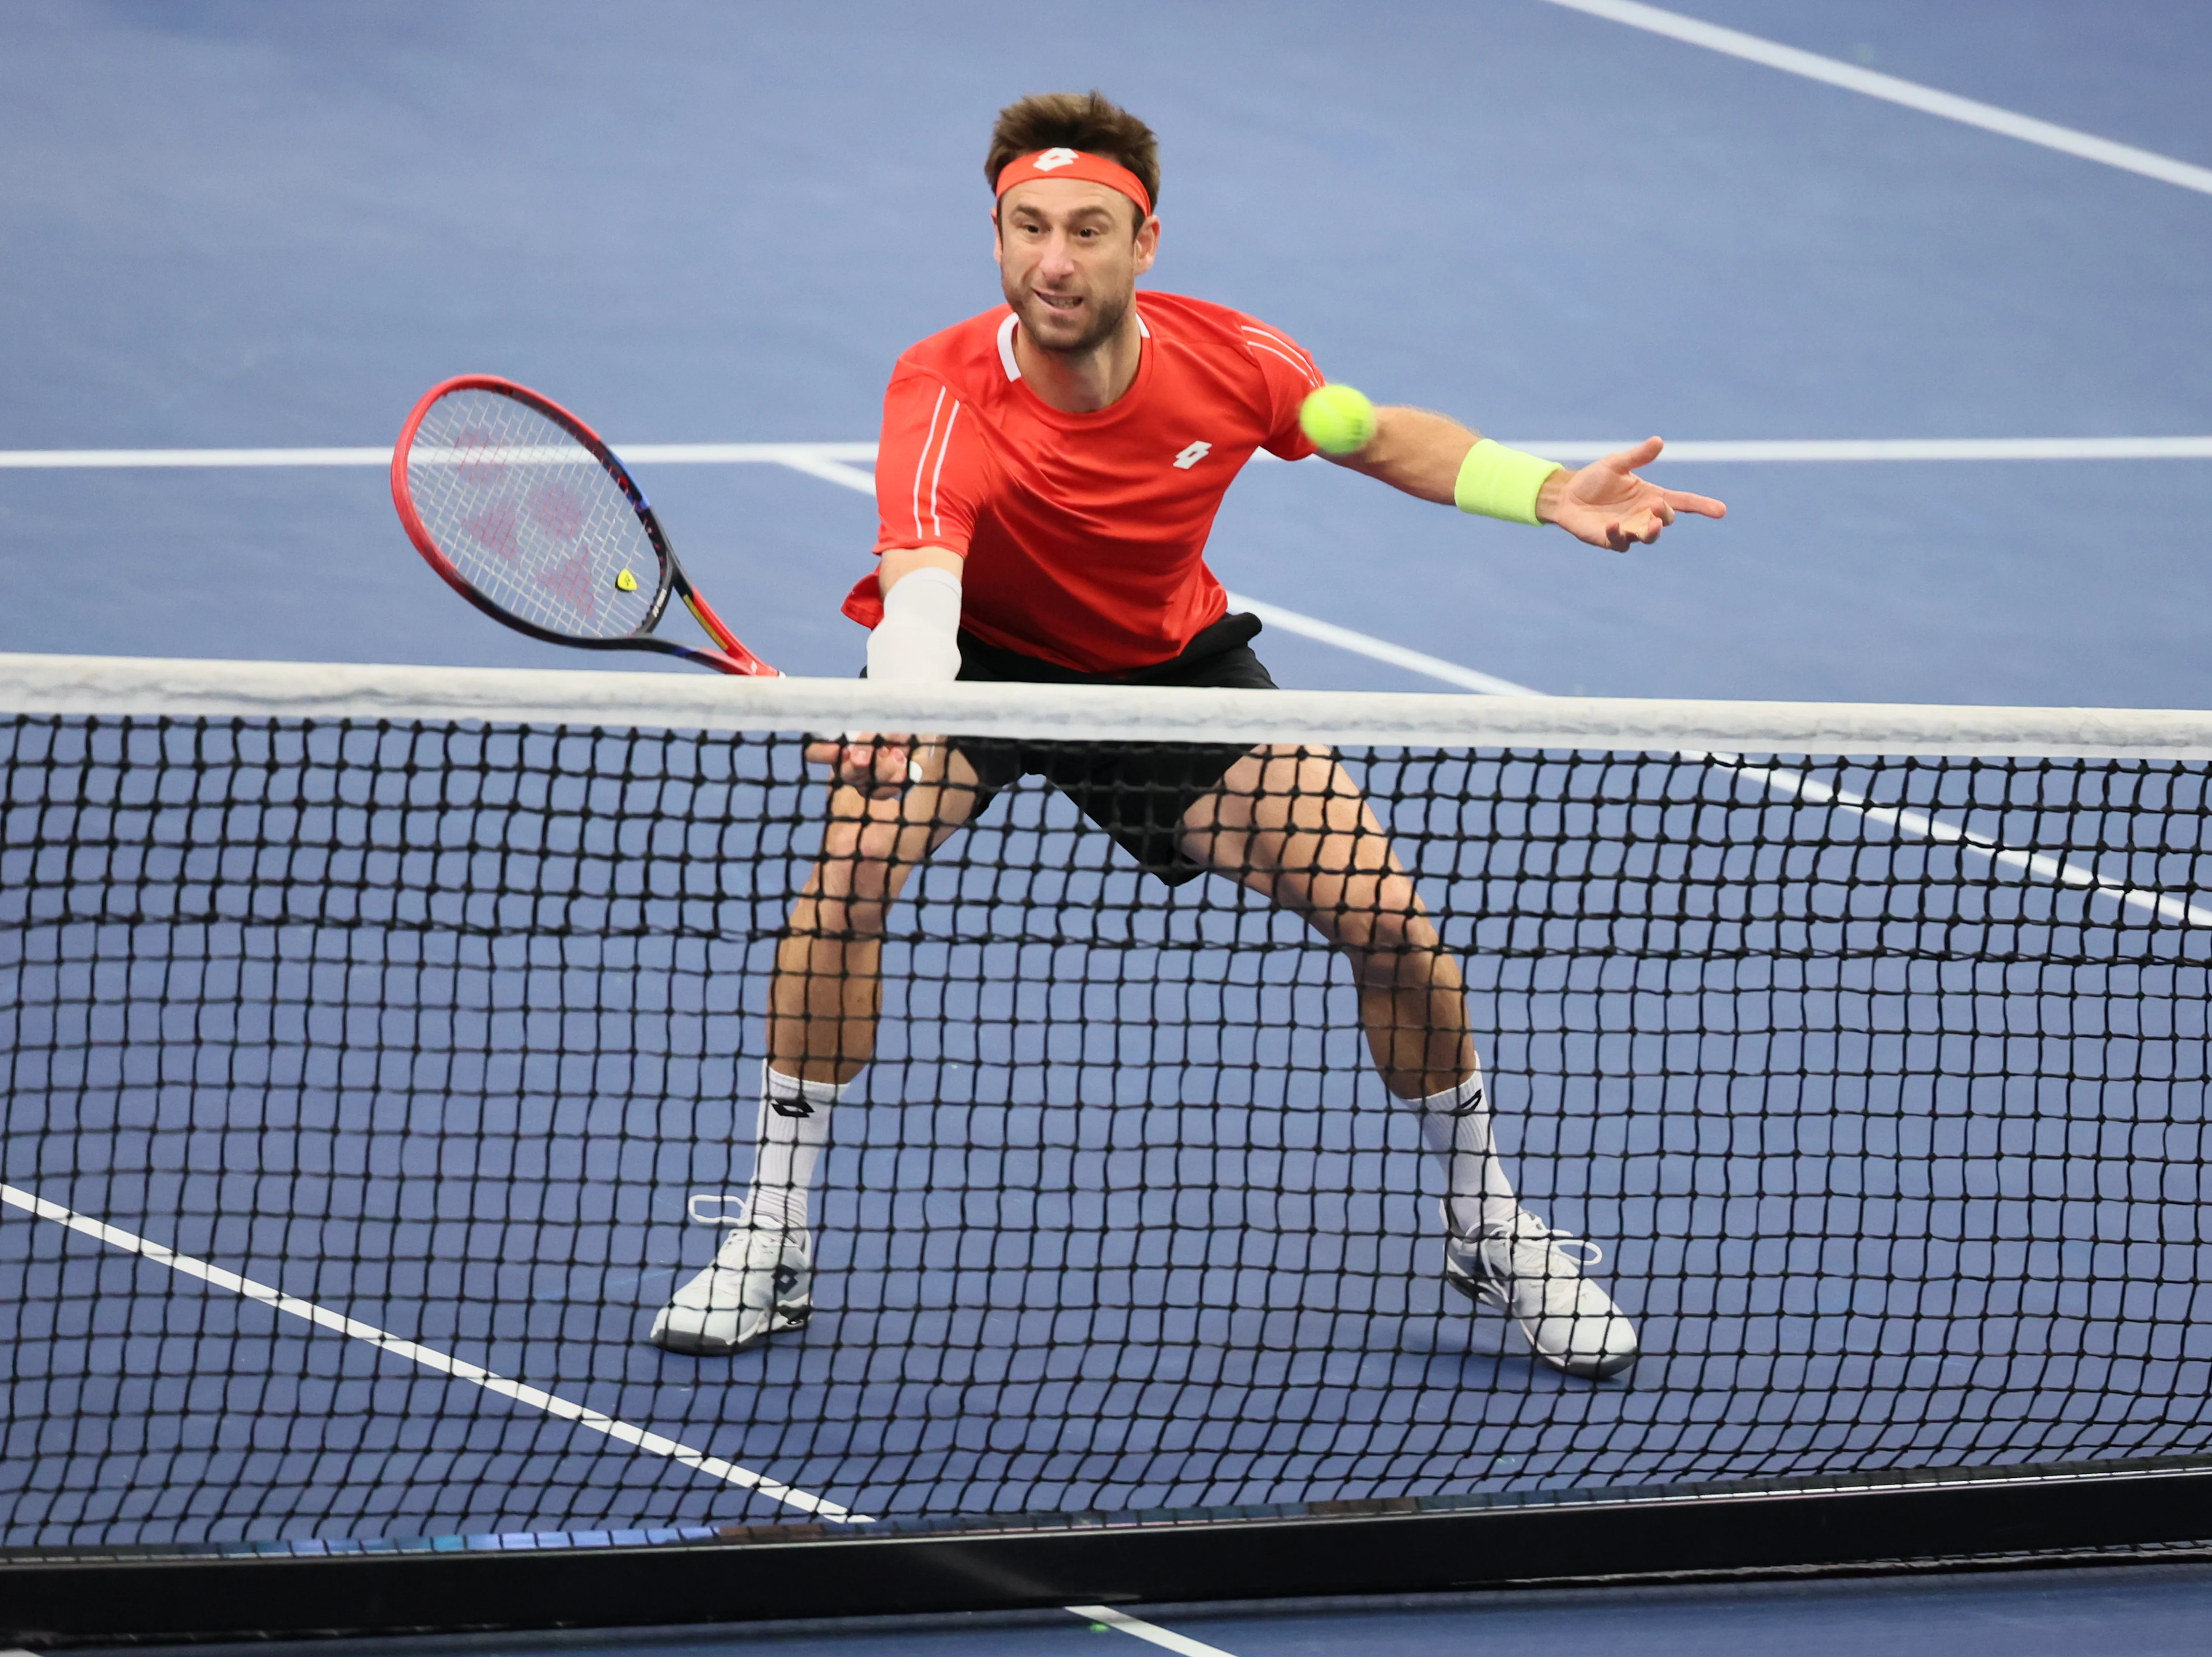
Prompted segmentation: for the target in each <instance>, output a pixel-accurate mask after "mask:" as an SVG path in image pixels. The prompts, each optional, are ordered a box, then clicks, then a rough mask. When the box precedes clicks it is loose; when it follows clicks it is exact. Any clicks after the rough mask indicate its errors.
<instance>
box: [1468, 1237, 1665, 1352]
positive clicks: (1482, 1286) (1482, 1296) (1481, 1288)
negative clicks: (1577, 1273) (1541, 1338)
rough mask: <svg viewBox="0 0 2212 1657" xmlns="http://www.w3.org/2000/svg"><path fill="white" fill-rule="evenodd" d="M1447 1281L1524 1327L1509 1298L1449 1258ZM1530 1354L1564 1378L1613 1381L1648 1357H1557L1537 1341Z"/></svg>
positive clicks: (1530, 1345)
mask: <svg viewBox="0 0 2212 1657" xmlns="http://www.w3.org/2000/svg"><path fill="white" fill-rule="evenodd" d="M1444 1281H1445V1282H1448V1283H1449V1284H1450V1285H1451V1286H1452V1287H1453V1288H1455V1289H1457V1290H1458V1291H1459V1292H1460V1293H1461V1294H1462V1295H1466V1296H1467V1298H1468V1300H1470V1301H1474V1303H1475V1305H1477V1306H1479V1307H1484V1308H1485V1309H1486V1310H1488V1311H1492V1312H1495V1313H1499V1314H1500V1315H1501V1316H1503V1317H1504V1319H1506V1320H1507V1321H1508V1322H1510V1324H1512V1325H1513V1326H1514V1327H1515V1328H1516V1329H1520V1328H1521V1320H1520V1319H1518V1318H1516V1317H1515V1316H1514V1315H1513V1309H1512V1307H1510V1306H1508V1305H1507V1304H1506V1301H1505V1297H1504V1295H1501V1294H1499V1293H1498V1291H1497V1290H1496V1289H1494V1288H1491V1286H1490V1285H1489V1284H1487V1283H1486V1282H1483V1281H1482V1280H1481V1279H1480V1277H1477V1276H1474V1274H1473V1273H1472V1272H1466V1271H1462V1270H1459V1268H1458V1267H1456V1266H1455V1265H1454V1264H1452V1262H1451V1257H1450V1256H1449V1255H1446V1256H1445V1257H1444ZM1521 1338H1522V1339H1523V1340H1528V1331H1527V1330H1525V1329H1522V1330H1521ZM1528 1353H1529V1355H1530V1356H1531V1357H1533V1358H1534V1359H1535V1360H1536V1362H1539V1363H1541V1364H1543V1365H1544V1366H1546V1367H1547V1368H1552V1369H1556V1370H1558V1371H1559V1374H1562V1375H1571V1376H1573V1377H1574V1378H1575V1379H1576V1380H1612V1379H1613V1377H1614V1376H1615V1375H1618V1374H1620V1372H1621V1371H1622V1370H1624V1369H1626V1368H1628V1367H1629V1366H1630V1365H1632V1364H1633V1363H1634V1362H1636V1361H1637V1360H1638V1358H1640V1357H1642V1356H1643V1355H1644V1351H1643V1349H1642V1348H1640V1347H1638V1348H1635V1349H1632V1350H1630V1351H1627V1352H1608V1353H1607V1354H1606V1355H1604V1356H1603V1357H1601V1358H1597V1359H1594V1360H1593V1359H1583V1358H1553V1357H1547V1356H1546V1355H1544V1354H1543V1353H1542V1352H1541V1351H1539V1350H1537V1348H1536V1343H1535V1342H1534V1341H1528Z"/></svg>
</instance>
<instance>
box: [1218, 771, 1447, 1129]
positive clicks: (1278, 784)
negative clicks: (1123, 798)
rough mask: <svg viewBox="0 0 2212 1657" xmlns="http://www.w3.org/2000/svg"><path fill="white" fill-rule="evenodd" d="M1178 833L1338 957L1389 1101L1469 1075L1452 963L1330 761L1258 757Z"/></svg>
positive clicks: (1377, 830) (1362, 806)
mask: <svg viewBox="0 0 2212 1657" xmlns="http://www.w3.org/2000/svg"><path fill="white" fill-rule="evenodd" d="M1182 831H1183V832H1182V843H1181V844H1182V850H1183V854H1184V856H1188V857H1189V858H1190V859H1191V860H1192V861H1193V862H1197V863H1200V864H1202V865H1204V866H1205V867H1206V868H1210V869H1212V870H1213V871H1214V872H1216V873H1217V874H1225V875H1227V876H1228V877H1229V878H1231V880H1238V881H1241V882H1243V884H1244V885H1245V886H1249V887H1250V888H1251V889H1252V890H1253V891H1255V892H1260V893H1261V894H1263V895H1264V896H1266V897H1267V898H1269V899H1273V901H1274V902H1275V903H1277V904H1278V905H1281V906H1282V907H1283V908H1285V909H1288V910H1290V911H1291V912H1293V913H1294V914H1297V915H1299V916H1301V917H1304V919H1305V921H1306V922H1307V923H1309V924H1310V925H1311V926H1312V927H1313V929H1315V930H1316V931H1317V932H1319V933H1320V934H1321V935H1322V936H1323V937H1324V938H1326V939H1328V941H1329V942H1330V943H1332V944H1333V945H1334V946H1335V947H1336V948H1337V949H1338V950H1339V951H1340V953H1342V954H1343V955H1344V957H1345V959H1346V960H1347V961H1348V962H1349V963H1350V964H1351V966H1352V978H1353V982H1354V983H1355V984H1356V985H1357V986H1358V994H1359V1020H1360V1023H1361V1024H1362V1025H1363V1026H1364V1027H1365V1029H1366V1032H1367V1045H1368V1048H1369V1050H1370V1051H1371V1052H1372V1053H1373V1054H1374V1057H1375V1068H1376V1069H1377V1070H1378V1071H1380V1072H1381V1073H1382V1076H1383V1084H1384V1086H1386V1087H1389V1090H1390V1091H1391V1092H1392V1093H1395V1094H1396V1095H1397V1096H1398V1097H1399V1098H1401V1099H1408V1100H1419V1099H1426V1098H1431V1097H1432V1096H1434V1095H1436V1094H1438V1093H1445V1092H1448V1091H1449V1090H1450V1089H1452V1088H1455V1087H1459V1086H1460V1085H1461V1084H1462V1082H1464V1081H1467V1080H1468V1078H1469V1077H1471V1076H1473V1075H1474V1074H1475V1071H1476V1062H1475V1052H1474V1036H1473V1035H1472V1034H1471V1033H1469V1031H1468V1023H1467V1007H1466V997H1465V993H1464V992H1465V988H1466V986H1465V982H1464V980H1463V979H1462V978H1461V976H1460V970H1459V963H1458V962H1457V961H1455V960H1454V959H1452V957H1451V955H1450V954H1449V953H1448V952H1447V951H1446V950H1445V948H1444V947H1443V939H1442V938H1440V937H1439V936H1438V935H1437V929H1436V925H1435V923H1433V922H1432V921H1431V920H1430V918H1429V915H1428V911H1426V910H1425V909H1424V908H1423V907H1422V906H1421V899H1420V896H1419V893H1418V892H1415V891H1414V890H1413V880H1411V879H1410V878H1409V877H1408V876H1407V874H1406V872H1405V870H1404V869H1403V868H1401V867H1400V866H1399V863H1398V860H1397V858H1396V856H1395V855H1394V854H1393V853H1392V852H1391V850H1390V844H1389V840H1388V839H1387V838H1385V837H1384V835H1383V828H1382V825H1380V824H1379V823H1377V822H1376V820H1375V813H1373V812H1372V811H1370V810H1369V809H1368V806H1367V802H1366V801H1365V799H1364V798H1363V797H1362V795H1360V792H1359V789H1358V785H1357V784H1355V783H1353V782H1352V778H1351V777H1349V776H1347V775H1346V772H1345V771H1344V768H1343V767H1342V766H1341V765H1338V764H1337V763H1336V758H1335V756H1334V754H1332V753H1330V752H1328V750H1326V749H1317V748H1300V747H1291V746H1268V747H1261V748H1255V749H1254V750H1253V751H1252V752H1250V753H1249V754H1247V755H1245V756H1244V758H1242V759H1240V760H1238V761H1237V763H1236V765H1232V766H1231V768H1230V770H1229V772H1228V774H1227V775H1226V776H1225V777H1223V778H1222V779H1221V786H1220V787H1219V789H1217V790H1216V791H1215V792H1213V793H1212V794H1210V795H1206V797H1205V798H1203V799H1201V800H1199V801H1196V802H1195V803H1194V804H1193V805H1192V807H1190V809H1189V810H1188V811H1187V812H1186V813H1183V819H1182Z"/></svg>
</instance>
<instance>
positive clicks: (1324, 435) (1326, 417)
mask: <svg viewBox="0 0 2212 1657" xmlns="http://www.w3.org/2000/svg"><path fill="white" fill-rule="evenodd" d="M1298 429H1299V430H1301V431H1303V432H1304V433H1305V435H1306V436H1308V437H1310V438H1311V439H1312V440H1313V446H1314V447H1315V448H1317V449H1319V450H1321V451H1322V454H1358V452H1359V451H1360V450H1361V449H1363V448H1366V447H1367V445H1368V443H1369V442H1370V440H1372V439H1373V437H1374V436H1375V405H1374V404H1372V403H1370V402H1369V401H1368V400H1367V399H1366V398H1365V397H1364V396H1362V395H1361V394H1360V393H1358V392H1356V391H1354V390H1352V387H1349V386H1323V387H1321V388H1320V389H1319V390H1318V391H1312V392H1309V393H1306V400H1305V401H1304V402H1303V403H1301V404H1299V405H1298Z"/></svg>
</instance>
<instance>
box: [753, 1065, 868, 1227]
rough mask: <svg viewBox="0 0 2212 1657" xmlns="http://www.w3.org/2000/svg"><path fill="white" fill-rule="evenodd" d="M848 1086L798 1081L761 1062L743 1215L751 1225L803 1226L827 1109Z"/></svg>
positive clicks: (825, 1128) (826, 1123)
mask: <svg viewBox="0 0 2212 1657" xmlns="http://www.w3.org/2000/svg"><path fill="white" fill-rule="evenodd" d="M851 1086H852V1084H851V1083H850V1082H847V1083H846V1084H845V1085H844V1087H840V1086H839V1085H838V1084H837V1083H836V1082H834V1081H800V1080H799V1078H798V1077H797V1076H787V1075H784V1074H783V1072H782V1071H781V1070H778V1069H772V1068H770V1067H769V1064H768V1063H766V1062H765V1061H763V1063H762V1065H761V1100H760V1115H759V1117H758V1118H757V1123H756V1126H755V1130H754V1134H753V1145H754V1154H753V1182H752V1184H751V1185H750V1186H749V1187H747V1189H746V1191H745V1218H746V1219H747V1220H748V1221H750V1222H751V1223H752V1224H754V1225H756V1226H781V1227H783V1228H785V1229H786V1230H788V1231H804V1230H805V1228H806V1199H807V1197H808V1194H809V1193H810V1192H811V1191H812V1190H813V1188H814V1170H815V1167H816V1165H817V1164H818V1163H819V1162H820V1161H822V1150H823V1147H824V1146H826V1145H827V1144H829V1107H830V1106H832V1105H835V1104H836V1102H837V1101H838V1100H841V1099H842V1098H844V1096H845V1092H846V1088H847V1087H851Z"/></svg>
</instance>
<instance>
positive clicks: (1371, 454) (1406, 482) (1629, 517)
mask: <svg viewBox="0 0 2212 1657" xmlns="http://www.w3.org/2000/svg"><path fill="white" fill-rule="evenodd" d="M1479 441H1480V438H1479V436H1478V434H1476V433H1475V432H1473V431H1470V430H1469V429H1468V428H1467V427H1465V426H1463V425H1462V424H1461V423H1459V422H1458V421H1456V420H1454V419H1452V418H1450V417H1449V416H1446V415H1442V414H1431V413H1430V412H1429V411H1427V410H1426V409H1413V408H1403V407H1389V408H1378V409H1376V411H1375V436H1373V437H1371V438H1370V439H1369V440H1368V442H1367V443H1366V445H1365V447H1364V448H1360V449H1358V451H1357V452H1355V453H1353V454H1328V455H1324V456H1323V457H1322V458H1323V459H1324V460H1333V461H1334V462H1335V463H1336V464H1337V465H1338V466H1348V467H1350V468H1351V469H1352V471H1354V472H1365V473H1366V474H1367V475H1368V476H1369V477H1370V478H1381V479H1382V480H1383V482H1384V483H1386V484H1389V485H1390V486H1391V487H1392V488H1393V489H1397V490H1404V491H1405V492H1406V493H1407V494H1408V495H1411V496H1415V497H1416V498H1418V499H1420V500H1424V501H1437V502H1440V503H1443V504H1445V505H1450V504H1452V503H1453V501H1454V498H1455V496H1454V491H1455V487H1456V485H1457V484H1458V481H1459V474H1460V468H1461V466H1462V465H1464V464H1465V463H1466V460H1467V456H1468V451H1469V450H1470V449H1472V448H1474V446H1475V444H1476V442H1479ZM1662 447H1663V446H1662V444H1661V442H1660V441H1659V440H1658V439H1657V438H1656V437H1647V438H1645V439H1644V442H1640V443H1638V445H1637V446H1636V447H1635V448H1631V449H1623V450H1621V451H1620V453H1619V454H1608V455H1607V456H1606V457H1605V458H1604V459H1603V460H1595V461H1593V462H1591V464H1589V466H1584V467H1583V468H1582V469H1581V470H1580V471H1578V472H1577V471H1570V470H1569V469H1568V468H1567V467H1565V466H1561V467H1560V468H1559V470H1558V471H1556V472H1553V473H1552V475H1551V476H1550V477H1549V478H1546V479H1545V480H1544V485H1543V487H1542V489H1541V490H1539V491H1538V492H1537V496H1536V516H1537V518H1538V519H1539V520H1540V521H1542V522H1545V523H1548V524H1557V525H1558V526H1559V527H1560V528H1562V529H1564V530H1565V531H1566V532H1567V533H1569V534H1570V535H1572V536H1574V537H1575V539H1577V540H1583V541H1588V542H1589V544H1590V545H1592V546H1603V547H1609V548H1611V549H1612V550H1613V551H1616V552H1626V551H1627V550H1628V549H1629V548H1630V547H1631V546H1632V545H1637V544H1638V542H1641V543H1644V544H1645V545H1649V544H1650V543H1651V542H1653V541H1656V540H1657V539H1659V532H1660V531H1661V530H1662V529H1664V528H1665V527H1667V526H1668V524H1670V523H1672V522H1674V519H1675V516H1676V515H1677V514H1679V513H1683V512H1691V513H1695V514H1697V515H1699V516H1700V517H1706V518H1721V517H1725V516H1727V515H1728V508H1726V507H1725V506H1723V505H1722V504H1721V503H1719V502H1718V501H1716V500H1711V499H1709V498H1708V497H1706V496H1703V495H1690V494H1686V493H1684V492H1683V491H1681V490H1674V489H1662V488H1660V487H1659V486H1658V485H1657V484H1650V483H1646V482H1645V481H1644V479H1643V478H1638V476H1636V475H1635V474H1636V469H1637V467H1638V466H1649V465H1650V463H1651V462H1652V461H1653V460H1656V459H1658V457H1659V451H1660V449H1661V448H1662ZM1486 452H1488V453H1492V454H1494V453H1496V450H1495V449H1492V450H1489V451H1486ZM1524 498H1525V497H1524Z"/></svg>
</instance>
